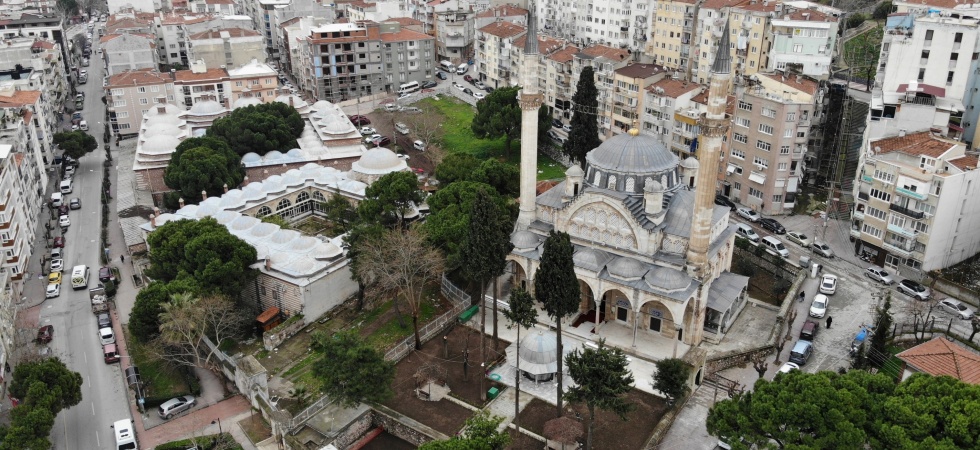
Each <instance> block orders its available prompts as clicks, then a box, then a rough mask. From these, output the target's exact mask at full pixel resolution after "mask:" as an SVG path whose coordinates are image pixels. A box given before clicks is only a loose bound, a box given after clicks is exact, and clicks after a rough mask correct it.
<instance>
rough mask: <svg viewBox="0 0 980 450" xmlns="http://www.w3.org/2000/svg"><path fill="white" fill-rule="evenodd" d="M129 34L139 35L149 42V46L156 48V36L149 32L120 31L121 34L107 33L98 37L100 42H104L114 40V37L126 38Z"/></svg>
mask: <svg viewBox="0 0 980 450" xmlns="http://www.w3.org/2000/svg"><path fill="white" fill-rule="evenodd" d="M129 36H134V37H140V38H143V39H146V42H147V43H149V44H150V47H153V48H156V46H157V38H156V36H151V35H149V34H143V33H121V34H107V35H105V36H102V37H101V38H99V43H100V44H105V43H107V42H109V41H114V40H116V39H119V38H122V39H123V40H126V39H128V37H129Z"/></svg>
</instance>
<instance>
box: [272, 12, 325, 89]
mask: <svg viewBox="0 0 980 450" xmlns="http://www.w3.org/2000/svg"><path fill="white" fill-rule="evenodd" d="M330 23H332V21H331V20H330V19H317V18H313V17H297V18H294V19H292V20H289V21H288V22H286V25H285V26H284V27H283V29H282V35H283V40H282V47H281V48H282V51H280V52H279V67H280V69H282V70H283V71H286V72H288V73H290V74H292V76H293V80H294V81H295V82H296V87H297V88H298V89H299V90H300V91H301V92H314V91H316V77H315V76H314V74H315V72H314V70H313V53H312V49H310V47H309V46H308V45H306V38H307V37H308V36H310V33H312V32H313V29H314V28H319V27H322V26H324V25H328V24H330Z"/></svg>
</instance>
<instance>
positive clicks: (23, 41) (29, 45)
mask: <svg viewBox="0 0 980 450" xmlns="http://www.w3.org/2000/svg"><path fill="white" fill-rule="evenodd" d="M5 43H6V45H4V46H0V79H3V80H5V81H4V82H5V83H10V84H13V86H14V89H16V90H19V91H37V92H42V93H43V94H42V95H41V98H40V100H41V105H40V106H39V107H40V108H41V109H39V110H36V111H41V110H43V112H42V113H40V116H39V117H37V118H36V119H37V120H38V123H39V127H40V128H39V129H38V136H39V137H40V138H41V142H42V147H43V148H44V149H46V150H47V149H50V148H51V139H52V138H51V136H52V130H55V129H56V128H57V124H56V122H57V117H56V116H55V114H54V112H55V111H60V110H61V109H62V108H64V104H65V101H66V100H67V98H68V94H69V92H70V91H71V87H70V86H69V85H68V78H67V74H66V73H65V64H64V62H63V61H62V60H61V49H60V48H58V44H57V43H56V42H54V41H52V40H45V39H40V38H16V39H9V40H7V41H6V42H5Z"/></svg>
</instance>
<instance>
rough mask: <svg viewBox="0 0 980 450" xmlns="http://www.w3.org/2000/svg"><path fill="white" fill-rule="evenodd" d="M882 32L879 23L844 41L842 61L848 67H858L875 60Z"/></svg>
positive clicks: (867, 64)
mask: <svg viewBox="0 0 980 450" xmlns="http://www.w3.org/2000/svg"><path fill="white" fill-rule="evenodd" d="M882 33H883V31H882V29H881V25H880V24H879V25H878V26H875V27H874V28H871V29H869V30H868V31H865V32H864V33H861V34H859V35H857V36H854V37H852V38H851V39H848V40H847V41H846V42H844V63H845V64H847V66H848V67H853V68H855V69H860V68H862V67H867V66H869V65H871V64H872V63H875V62H877V61H878V54H879V52H880V51H881V39H882ZM855 75H860V74H858V73H856V74H855Z"/></svg>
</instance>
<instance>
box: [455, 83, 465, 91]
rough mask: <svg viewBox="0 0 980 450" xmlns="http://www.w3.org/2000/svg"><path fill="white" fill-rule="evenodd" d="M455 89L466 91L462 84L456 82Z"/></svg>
mask: <svg viewBox="0 0 980 450" xmlns="http://www.w3.org/2000/svg"><path fill="white" fill-rule="evenodd" d="M453 88H455V89H458V90H460V91H462V90H463V89H465V88H464V87H463V85H462V84H459V83H457V82H455V81H453Z"/></svg>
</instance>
